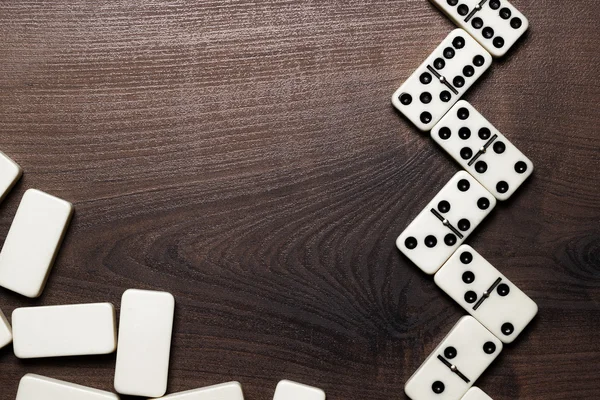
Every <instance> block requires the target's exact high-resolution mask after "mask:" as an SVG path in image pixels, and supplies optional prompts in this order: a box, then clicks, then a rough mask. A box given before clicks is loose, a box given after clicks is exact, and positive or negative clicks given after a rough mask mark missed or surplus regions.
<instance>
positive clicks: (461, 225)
mask: <svg viewBox="0 0 600 400" xmlns="http://www.w3.org/2000/svg"><path fill="white" fill-rule="evenodd" d="M470 228H471V223H470V222H469V220H468V219H466V218H463V219H461V220H460V221H458V229H460V230H461V231H463V232H465V231H468V230H469V229H470Z"/></svg>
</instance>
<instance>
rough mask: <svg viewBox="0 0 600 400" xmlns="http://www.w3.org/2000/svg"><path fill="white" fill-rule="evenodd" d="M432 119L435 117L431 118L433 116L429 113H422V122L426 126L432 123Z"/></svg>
mask: <svg viewBox="0 0 600 400" xmlns="http://www.w3.org/2000/svg"><path fill="white" fill-rule="evenodd" d="M432 118H433V117H432V116H431V114H430V113H428V112H427V111H425V112H423V113H421V122H422V123H424V124H428V123H430V122H431V119H432Z"/></svg>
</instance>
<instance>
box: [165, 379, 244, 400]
mask: <svg viewBox="0 0 600 400" xmlns="http://www.w3.org/2000/svg"><path fill="white" fill-rule="evenodd" d="M156 400H159V399H156ZM160 400H244V394H243V393H242V385H240V384H239V383H238V382H228V383H222V384H220V385H214V386H208V387H205V388H201V389H194V390H188V391H185V392H180V393H173V394H170V395H168V396H165V397H161V398H160Z"/></svg>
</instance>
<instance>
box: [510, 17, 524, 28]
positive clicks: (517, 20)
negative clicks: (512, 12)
mask: <svg viewBox="0 0 600 400" xmlns="http://www.w3.org/2000/svg"><path fill="white" fill-rule="evenodd" d="M521 25H523V21H521V18H519V17H515V18H513V19H511V20H510V26H511V27H512V28H513V29H519V28H520V27H521Z"/></svg>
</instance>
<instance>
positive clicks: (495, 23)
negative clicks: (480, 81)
mask: <svg viewBox="0 0 600 400" xmlns="http://www.w3.org/2000/svg"><path fill="white" fill-rule="evenodd" d="M431 2H433V4H435V5H436V6H437V7H438V8H439V9H440V10H442V11H443V12H444V13H445V14H446V15H447V16H448V17H449V18H450V19H451V20H453V21H454V23H455V24H456V25H458V26H460V27H461V28H463V29H465V30H466V31H467V32H469V33H470V34H471V36H473V37H474V38H475V39H476V40H477V41H479V43H481V45H482V46H483V47H485V49H486V50H487V51H489V52H490V53H491V54H492V55H493V56H494V57H502V56H503V55H505V54H506V52H507V51H508V50H509V49H510V48H511V47H512V46H513V45H514V44H515V42H516V41H517V40H518V39H519V38H520V37H521V36H522V35H523V34H524V33H525V31H526V30H527V28H528V27H529V21H528V20H527V18H525V16H524V15H523V14H522V13H521V12H520V11H519V10H517V9H516V8H515V7H514V6H513V5H512V4H510V3H509V2H508V1H507V0H431Z"/></svg>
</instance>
